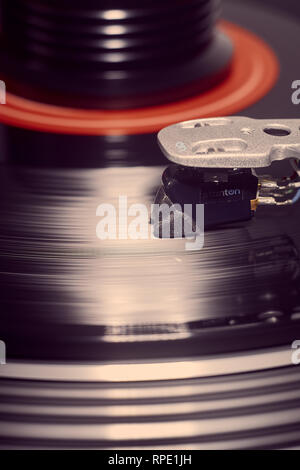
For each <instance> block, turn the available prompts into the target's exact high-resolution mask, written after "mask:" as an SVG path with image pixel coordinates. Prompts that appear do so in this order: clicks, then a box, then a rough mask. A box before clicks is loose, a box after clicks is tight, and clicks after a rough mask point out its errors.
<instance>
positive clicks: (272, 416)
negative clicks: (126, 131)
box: [0, 1, 300, 449]
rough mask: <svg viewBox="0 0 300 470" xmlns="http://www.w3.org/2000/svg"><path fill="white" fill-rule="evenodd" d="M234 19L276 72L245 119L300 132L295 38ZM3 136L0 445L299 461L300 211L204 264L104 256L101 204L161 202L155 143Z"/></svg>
mask: <svg viewBox="0 0 300 470" xmlns="http://www.w3.org/2000/svg"><path fill="white" fill-rule="evenodd" d="M225 16H226V19H229V20H231V21H234V22H236V23H237V24H239V25H241V26H244V27H248V28H249V29H253V30H255V32H256V33H258V34H259V35H260V36H262V37H264V39H265V40H266V41H267V42H268V43H269V44H270V45H271V47H272V48H273V49H274V50H275V52H276V54H277V56H278V58H279V62H280V66H281V75H280V79H279V81H278V84H277V85H276V86H275V88H274V89H273V90H272V91H271V92H270V94H269V95H268V96H266V97H265V98H264V99H263V100H262V101H260V102H259V103H257V104H255V105H253V107H252V108H251V109H249V110H244V111H243V114H248V115H252V116H254V117H257V118H259V117H265V116H266V117H270V116H273V115H276V117H280V116H284V117H296V116H297V113H298V109H297V107H296V106H293V105H292V103H291V99H290V95H291V83H292V81H293V80H295V79H296V78H297V76H296V75H295V74H297V70H296V66H295V64H294V61H293V59H291V57H290V56H291V55H292V52H293V51H294V49H295V50H296V44H294V43H293V41H292V40H291V38H295V37H297V35H298V34H299V31H300V27H299V26H298V24H297V23H296V22H295V21H294V20H293V19H292V18H290V17H289V16H288V13H287V14H286V15H285V16H282V14H281V12H280V10H278V11H277V10H275V9H274V11H273V10H272V11H271V10H270V9H268V8H267V7H262V6H261V5H260V4H257V5H256V4H255V7H254V6H253V2H251V4H250V2H235V1H233V2H225ZM266 25H268V27H267V26H266ZM287 44H288V45H289V46H288V47H289V51H290V54H289V55H288V54H286V47H287ZM3 132H4V136H5V138H4V139H3V140H2V144H3V152H2V154H3V155H4V156H5V160H6V162H3V164H2V168H1V173H0V195H1V197H0V215H1V216H0V263H1V269H0V291H1V295H0V299H1V300H0V304H1V324H0V338H1V339H3V340H5V343H6V346H7V365H5V366H0V376H1V384H0V395H1V406H0V421H1V430H0V445H1V447H2V448H130V447H131V448H132V447H134V448H146V447H148V448H153V447H156V448H159V447H161V448H168V447H169V448H182V449H193V448H195V449H199V448H206V449H208V448H213V449H217V448H221V449H224V448H227V449H232V448H266V447H267V448H279V447H285V448H292V447H297V446H299V443H300V402H299V392H298V387H299V382H300V368H299V367H300V366H298V367H296V366H294V365H292V362H291V356H292V350H291V344H292V342H293V341H294V340H297V339H300V283H299V278H300V225H299V215H300V205H299V204H300V203H299V202H298V203H297V204H295V205H293V206H290V207H265V208H263V207H260V208H259V210H258V211H257V214H256V216H255V218H254V219H253V220H251V221H249V222H245V223H236V224H231V225H228V226H223V227H219V228H218V229H215V230H210V231H206V232H205V245H204V248H203V249H202V250H200V251H187V250H186V249H185V240H184V239H169V240H161V239H150V240H119V239H117V240H106V241H100V240H98V239H97V237H96V225H97V222H98V218H97V216H96V209H97V207H98V206H99V204H102V203H106V204H113V205H114V206H118V200H119V196H120V195H126V196H127V197H128V205H130V204H133V203H139V204H141V203H142V204H145V205H146V206H147V207H149V209H150V205H151V204H152V203H153V202H154V198H155V194H156V191H157V189H158V187H159V185H160V180H161V175H162V172H163V170H164V168H165V166H166V164H167V162H166V160H165V159H164V157H163V156H162V154H161V153H160V151H159V150H158V149H157V148H156V143H155V139H154V136H153V135H151V134H149V135H139V136H135V135H130V136H126V135H122V136H107V137H104V136H76V135H73V136H69V135H62V136H58V135H57V134H46V133H45V134H43V133H39V132H34V131H25V130H22V129H17V128H7V127H6V128H5V129H4V131H3ZM21 135H22V140H19V138H20V136H21ZM21 142H22V143H21ZM25 142H26V145H25V147H24V143H25ZM37 149H38V151H37ZM86 149H87V150H86ZM62 150H63V152H64V153H65V159H62V158H61V156H62V153H63V152H62ZM57 154H59V156H60V157H59V159H58V158H56V156H57ZM86 155H87V158H85V156H86ZM39 156H40V158H38V157H39ZM3 160H4V159H3ZM272 171H273V172H275V173H276V172H278V174H281V175H282V174H285V171H286V165H285V164H278V165H275V166H274V169H273V170H272ZM149 212H150V210H149Z"/></svg>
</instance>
